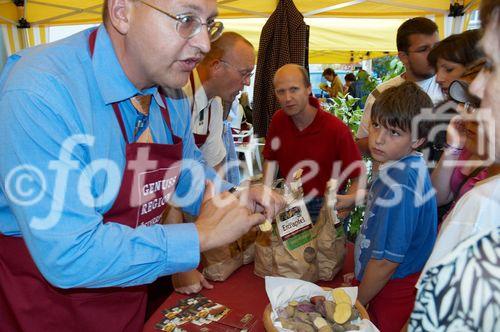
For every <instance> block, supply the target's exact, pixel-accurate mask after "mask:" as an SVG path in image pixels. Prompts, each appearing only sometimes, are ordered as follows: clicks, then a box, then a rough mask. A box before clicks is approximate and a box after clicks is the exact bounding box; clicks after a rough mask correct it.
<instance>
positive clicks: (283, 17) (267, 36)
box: [253, 0, 309, 137]
mask: <svg viewBox="0 0 500 332" xmlns="http://www.w3.org/2000/svg"><path fill="white" fill-rule="evenodd" d="M308 37H309V29H308V26H307V25H306V24H305V23H304V17H303V16H302V14H301V13H300V12H299V11H298V9H297V8H296V7H295V4H294V3H293V1H292V0H280V1H279V2H278V6H277V7H276V10H275V11H274V12H273V13H272V15H271V17H269V20H267V22H266V24H265V25H264V28H263V29H262V33H261V35H260V44H259V54H258V57H257V71H256V75H255V87H254V95H253V96H254V97H253V98H254V104H253V118H254V123H253V125H254V132H255V133H256V134H257V135H258V136H260V137H263V136H266V133H267V128H268V126H269V123H270V121H271V117H272V116H273V114H274V112H276V110H278V109H279V104H278V103H277V101H276V97H275V95H274V89H273V76H274V73H275V72H276V70H278V68H280V67H281V66H283V65H285V64H287V63H296V64H298V65H301V66H306V65H307V59H308V54H307V53H308V48H307V45H308Z"/></svg>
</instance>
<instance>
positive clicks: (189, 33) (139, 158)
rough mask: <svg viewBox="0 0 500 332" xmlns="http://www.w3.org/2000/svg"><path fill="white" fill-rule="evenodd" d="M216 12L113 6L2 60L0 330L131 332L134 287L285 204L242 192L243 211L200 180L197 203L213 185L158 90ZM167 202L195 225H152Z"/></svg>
mask: <svg viewBox="0 0 500 332" xmlns="http://www.w3.org/2000/svg"><path fill="white" fill-rule="evenodd" d="M157 3H158V4H157ZM160 7H161V8H160ZM216 15H217V12H216V2H215V0H181V1H171V0H170V1H162V2H159V1H153V0H148V1H132V0H109V1H105V4H104V25H101V26H100V27H99V28H98V29H97V30H87V31H84V32H82V33H79V34H76V35H74V36H71V37H69V38H67V39H64V40H62V41H59V42H57V43H54V44H51V45H44V46H40V47H36V48H33V49H28V50H24V51H22V52H20V53H19V54H16V55H14V56H12V57H11V58H10V59H9V60H8V62H7V64H6V65H5V68H4V70H3V72H2V74H1V76H0V137H1V143H2V144H1V146H0V159H1V160H2V162H1V163H0V179H1V183H2V186H1V187H0V242H1V243H0V262H2V264H1V266H2V267H1V268H0V312H2V315H0V326H2V328H6V329H7V330H9V331H11V330H13V331H16V330H24V331H30V330H34V329H37V330H57V331H66V330H88V331H104V330H106V331H136V330H139V329H141V328H142V323H143V320H144V307H145V306H144V304H145V302H146V301H145V296H144V294H145V293H144V287H143V286H141V285H144V284H148V283H151V282H153V281H154V280H155V279H157V278H158V277H160V276H163V275H168V274H172V273H175V272H179V271H186V270H190V269H193V268H195V267H196V266H197V265H198V262H199V253H200V251H205V250H208V249H211V248H214V247H218V246H221V245H223V244H226V243H230V242H232V241H234V240H235V239H237V238H238V237H239V236H241V235H242V234H244V233H245V232H246V231H248V230H249V229H250V228H251V227H252V226H254V225H257V224H259V223H261V222H263V221H264V219H265V217H264V216H263V211H264V210H265V213H266V215H267V217H268V218H270V217H272V216H273V215H274V214H275V212H277V211H278V210H280V209H281V208H282V206H283V204H284V203H283V200H282V199H281V198H280V197H278V196H277V195H275V194H274V193H272V192H271V193H270V195H268V196H267V197H265V196H263V193H264V192H265V190H264V189H265V188H263V187H254V188H251V189H249V190H248V191H247V192H248V195H243V196H247V197H249V200H248V201H247V202H245V203H246V204H244V205H243V204H240V201H238V199H237V197H236V196H234V195H232V194H230V193H227V192H225V193H223V194H221V195H218V196H214V194H213V188H212V186H211V185H209V186H208V187H207V190H206V191H205V199H204V200H203V202H202V193H203V192H204V189H205V188H204V184H205V181H204V179H205V175H206V177H207V178H211V179H214V181H216V184H217V182H220V181H217V179H216V178H215V176H214V172H213V170H211V169H208V168H207V167H206V166H205V165H203V164H202V163H200V161H201V160H202V158H201V155H200V152H199V150H197V149H196V147H195V146H194V143H193V137H192V134H191V128H190V125H189V124H190V114H189V109H188V107H187V102H186V101H185V99H184V97H183V95H179V97H178V98H175V97H172V98H169V99H168V100H166V99H165V98H163V97H162V96H161V95H160V94H159V93H158V91H157V86H160V85H161V86H163V87H170V88H172V89H177V88H181V87H182V86H183V85H184V84H185V83H186V82H187V80H188V77H189V73H190V72H191V70H192V69H193V68H194V67H195V66H196V64H197V63H198V62H199V61H200V60H201V59H202V57H203V55H204V54H205V53H206V52H208V50H209V47H210V41H211V40H213V39H215V38H217V37H218V35H220V32H221V31H222V25H221V24H220V23H218V22H215V21H214V18H215V16H216ZM205 29H206V30H205ZM151 96H152V97H151ZM143 97H144V98H143ZM132 98H133V99H134V100H135V101H136V102H135V103H134V100H132ZM139 99H141V100H143V99H145V100H147V104H146V106H147V107H144V105H143V104H142V103H138V102H137V101H138V100H139ZM138 104H140V106H138ZM144 133H147V134H148V135H145V136H147V138H146V140H145V141H141V138H142V137H143V135H142V134H144ZM155 151H156V152H155ZM158 151H160V153H158ZM164 151H167V152H168V153H166V154H167V155H163V152H164ZM151 156H154V158H153V157H151ZM152 179H154V181H153V180H152ZM219 184H220V183H219ZM221 186H222V190H227V189H228V188H229V186H228V184H226V183H222V184H221ZM174 188H175V191H174ZM123 197H127V198H128V197H130V199H129V200H128V199H122V198H123ZM143 199H146V200H143ZM170 201H172V202H174V203H175V204H177V205H180V206H181V207H183V209H184V210H186V211H187V212H189V213H191V214H199V217H198V219H197V222H196V223H193V224H189V223H187V224H179V225H168V226H167V225H161V224H159V223H158V221H159V220H160V217H161V214H162V212H163V211H164V208H165V207H166V206H167V204H166V203H167V202H170ZM152 211H153V214H151V217H149V214H150V213H152ZM14 256H15V257H14ZM111 287H112V288H111ZM121 287H126V288H121ZM74 288H80V289H77V290H74ZM66 289H68V290H66Z"/></svg>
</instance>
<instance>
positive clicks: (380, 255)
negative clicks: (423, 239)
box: [372, 250, 405, 264]
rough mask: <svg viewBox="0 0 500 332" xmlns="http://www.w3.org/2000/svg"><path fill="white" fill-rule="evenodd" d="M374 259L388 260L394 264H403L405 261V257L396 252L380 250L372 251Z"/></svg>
mask: <svg viewBox="0 0 500 332" xmlns="http://www.w3.org/2000/svg"><path fill="white" fill-rule="evenodd" d="M372 258H373V259H377V260H381V259H387V260H388V261H391V262H394V263H400V264H401V263H403V260H404V259H405V255H400V254H398V253H395V252H391V251H388V250H384V251H379V250H373V251H372Z"/></svg>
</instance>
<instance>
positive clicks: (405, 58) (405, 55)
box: [398, 51, 408, 67]
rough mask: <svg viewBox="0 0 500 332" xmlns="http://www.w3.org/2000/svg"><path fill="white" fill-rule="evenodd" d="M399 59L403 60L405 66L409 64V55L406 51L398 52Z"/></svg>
mask: <svg viewBox="0 0 500 332" xmlns="http://www.w3.org/2000/svg"><path fill="white" fill-rule="evenodd" d="M398 58H399V60H401V62H402V63H403V64H404V65H405V67H406V65H407V64H408V53H406V52H404V51H399V52H398Z"/></svg>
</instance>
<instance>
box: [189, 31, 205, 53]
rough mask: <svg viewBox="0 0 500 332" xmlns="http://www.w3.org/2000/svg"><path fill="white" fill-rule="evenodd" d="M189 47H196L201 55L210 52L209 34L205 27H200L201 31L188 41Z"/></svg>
mask: <svg viewBox="0 0 500 332" xmlns="http://www.w3.org/2000/svg"><path fill="white" fill-rule="evenodd" d="M189 41H190V42H191V45H193V46H194V47H197V48H198V49H199V50H200V51H201V52H202V53H203V54H207V53H208V52H209V51H210V33H209V32H208V28H207V26H206V25H204V26H202V27H201V31H200V32H198V33H197V34H196V35H194V36H193V37H191V38H190V39H189Z"/></svg>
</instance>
